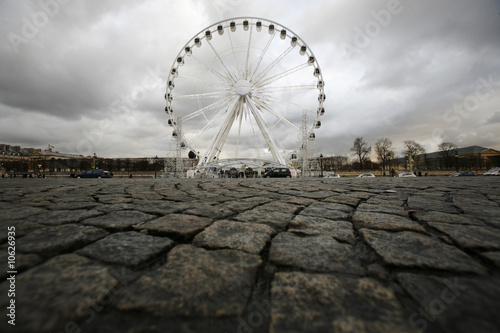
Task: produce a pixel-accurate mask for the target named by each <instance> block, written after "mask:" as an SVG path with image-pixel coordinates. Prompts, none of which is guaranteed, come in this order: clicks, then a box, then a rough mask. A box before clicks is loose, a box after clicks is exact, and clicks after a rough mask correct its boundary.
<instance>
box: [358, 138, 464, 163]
mask: <svg viewBox="0 0 500 333" xmlns="http://www.w3.org/2000/svg"><path fill="white" fill-rule="evenodd" d="M438 149H439V152H440V155H441V156H442V157H443V158H444V159H445V160H446V161H447V162H450V160H451V157H452V156H454V152H455V151H456V149H457V146H456V145H455V144H453V143H452V142H443V143H441V144H440V145H439V146H438ZM351 151H352V152H353V153H355V154H356V156H357V157H358V159H359V167H360V168H361V169H362V168H363V167H365V165H366V163H367V162H368V161H370V154H371V152H372V146H369V145H368V143H366V141H365V140H364V139H363V138H362V137H358V138H356V139H355V140H354V144H353V146H352V148H351ZM374 151H375V154H376V156H377V159H378V161H379V162H380V163H381V164H382V167H383V170H385V169H386V166H387V162H388V161H389V160H392V159H393V158H395V153H394V148H393V146H392V141H391V140H390V139H388V138H380V139H378V140H377V141H376V142H375V147H374ZM425 153H426V149H425V148H424V147H423V146H422V145H421V144H419V143H418V142H416V141H415V140H406V141H405V142H404V149H403V155H404V156H405V157H407V158H408V159H409V161H415V162H418V159H419V158H420V156H422V155H424V154H425Z"/></svg>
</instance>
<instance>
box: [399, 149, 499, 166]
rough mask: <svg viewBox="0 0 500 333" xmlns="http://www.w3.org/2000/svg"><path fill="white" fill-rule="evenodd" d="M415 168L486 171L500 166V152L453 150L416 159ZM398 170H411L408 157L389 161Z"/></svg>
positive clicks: (418, 156) (419, 156)
mask: <svg viewBox="0 0 500 333" xmlns="http://www.w3.org/2000/svg"><path fill="white" fill-rule="evenodd" d="M413 162H414V168H413V169H420V170H484V169H490V168H492V167H496V166H499V165H500V151H498V150H495V149H491V148H485V147H481V146H469V147H463V148H452V149H449V150H444V151H437V152H432V153H425V154H421V155H417V156H415V158H414V161H413ZM389 163H390V165H391V167H394V168H396V169H409V166H410V165H409V164H410V163H411V162H410V161H408V158H407V157H401V158H393V159H391V160H390V161H389Z"/></svg>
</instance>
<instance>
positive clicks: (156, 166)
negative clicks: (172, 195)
mask: <svg viewBox="0 0 500 333" xmlns="http://www.w3.org/2000/svg"><path fill="white" fill-rule="evenodd" d="M157 168H158V155H156V156H155V179H156V169H157Z"/></svg>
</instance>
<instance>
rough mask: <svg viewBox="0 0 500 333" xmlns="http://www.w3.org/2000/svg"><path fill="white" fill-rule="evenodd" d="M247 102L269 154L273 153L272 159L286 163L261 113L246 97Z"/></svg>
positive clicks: (282, 163)
mask: <svg viewBox="0 0 500 333" xmlns="http://www.w3.org/2000/svg"><path fill="white" fill-rule="evenodd" d="M246 101H247V104H248V106H249V107H250V111H251V112H252V114H253V116H254V118H255V122H256V123H257V125H258V126H259V129H260V131H261V133H262V136H263V137H264V139H265V140H266V143H267V145H268V147H269V150H270V151H271V154H272V155H273V157H274V159H275V160H276V162H278V163H280V164H281V165H286V162H285V159H284V158H283V156H281V154H280V152H279V150H278V147H277V146H276V144H275V143H274V141H273V139H272V136H271V133H270V132H269V129H268V128H267V126H266V125H265V122H264V120H263V119H262V117H261V115H260V114H259V111H258V110H256V109H255V105H254V104H253V103H252V102H251V101H250V99H248V98H246Z"/></svg>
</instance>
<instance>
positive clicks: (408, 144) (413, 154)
mask: <svg viewBox="0 0 500 333" xmlns="http://www.w3.org/2000/svg"><path fill="white" fill-rule="evenodd" d="M404 153H405V155H406V156H408V157H409V158H410V161H412V160H413V161H415V164H416V162H418V159H419V157H420V156H419V155H421V154H423V153H425V148H424V147H422V145H420V144H419V143H417V142H415V141H414V140H406V141H405V149H404Z"/></svg>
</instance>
